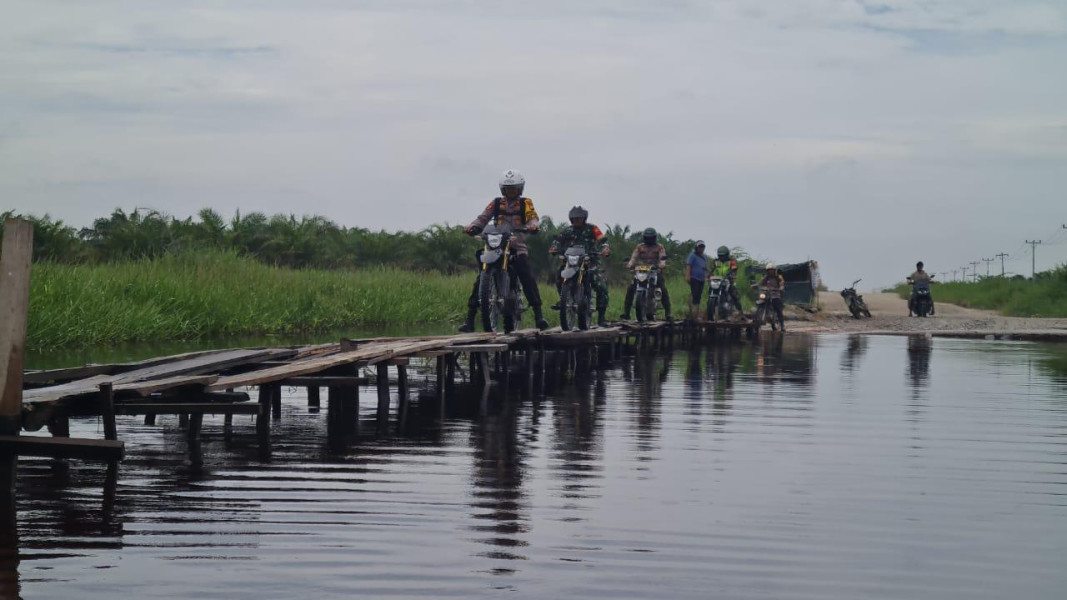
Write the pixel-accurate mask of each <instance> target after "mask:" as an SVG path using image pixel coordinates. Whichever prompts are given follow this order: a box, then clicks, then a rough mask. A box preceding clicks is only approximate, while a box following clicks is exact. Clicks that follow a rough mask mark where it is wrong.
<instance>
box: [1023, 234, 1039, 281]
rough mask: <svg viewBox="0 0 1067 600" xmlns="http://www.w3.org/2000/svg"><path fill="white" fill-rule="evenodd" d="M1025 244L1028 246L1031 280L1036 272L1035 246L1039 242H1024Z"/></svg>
mask: <svg viewBox="0 0 1067 600" xmlns="http://www.w3.org/2000/svg"><path fill="white" fill-rule="evenodd" d="M1026 243H1027V244H1030V279H1033V278H1034V273H1035V272H1036V271H1037V245H1038V244H1040V243H1041V240H1035V241H1030V240H1026Z"/></svg>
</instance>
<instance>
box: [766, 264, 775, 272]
mask: <svg viewBox="0 0 1067 600" xmlns="http://www.w3.org/2000/svg"><path fill="white" fill-rule="evenodd" d="M764 268H765V269H767V270H768V271H776V270H777V269H778V267H775V266H774V263H767V266H766V267H764Z"/></svg>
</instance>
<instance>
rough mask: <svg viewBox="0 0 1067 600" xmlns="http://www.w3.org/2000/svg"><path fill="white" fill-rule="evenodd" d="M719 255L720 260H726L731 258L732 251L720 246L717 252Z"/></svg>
mask: <svg viewBox="0 0 1067 600" xmlns="http://www.w3.org/2000/svg"><path fill="white" fill-rule="evenodd" d="M715 252H716V254H718V255H719V260H726V259H727V258H730V249H729V248H727V247H726V246H719V249H718V250H716V251H715Z"/></svg>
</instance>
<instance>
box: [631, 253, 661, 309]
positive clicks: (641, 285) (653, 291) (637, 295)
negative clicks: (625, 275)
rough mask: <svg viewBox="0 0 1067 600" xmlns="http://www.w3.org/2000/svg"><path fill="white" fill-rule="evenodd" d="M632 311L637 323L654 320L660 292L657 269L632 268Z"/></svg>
mask: <svg viewBox="0 0 1067 600" xmlns="http://www.w3.org/2000/svg"><path fill="white" fill-rule="evenodd" d="M634 284H635V288H634V309H635V310H636V311H637V320H638V321H652V320H654V319H655V318H656V309H657V308H659V303H660V299H661V298H660V297H661V296H662V292H660V289H659V269H657V268H656V267H650V266H645V265H641V266H638V267H635V268H634Z"/></svg>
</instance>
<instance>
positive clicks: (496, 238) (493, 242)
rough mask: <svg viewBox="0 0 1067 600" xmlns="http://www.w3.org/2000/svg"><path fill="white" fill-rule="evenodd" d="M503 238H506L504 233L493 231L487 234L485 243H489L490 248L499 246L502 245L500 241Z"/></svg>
mask: <svg viewBox="0 0 1067 600" xmlns="http://www.w3.org/2000/svg"><path fill="white" fill-rule="evenodd" d="M502 239H504V236H503V234H500V233H491V234H489V235H487V236H485V243H487V244H489V247H490V248H499V247H500V241H501V240H502Z"/></svg>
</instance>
